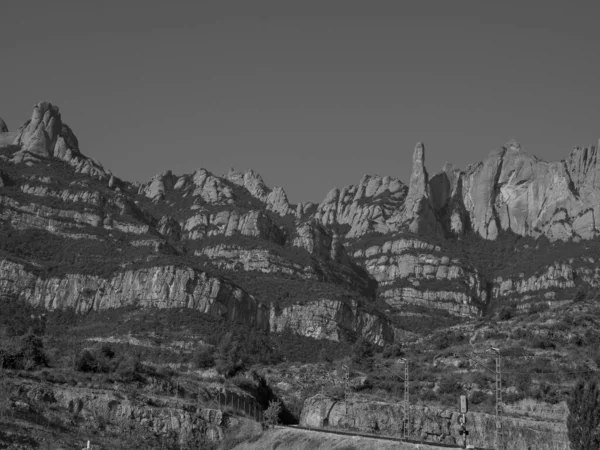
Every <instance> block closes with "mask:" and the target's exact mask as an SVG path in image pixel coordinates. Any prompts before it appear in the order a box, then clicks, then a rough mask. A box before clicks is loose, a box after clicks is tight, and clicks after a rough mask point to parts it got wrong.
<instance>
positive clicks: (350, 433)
mask: <svg viewBox="0 0 600 450" xmlns="http://www.w3.org/2000/svg"><path fill="white" fill-rule="evenodd" d="M283 427H287V428H296V429H299V430H307V431H317V432H319V433H328V434H338V435H342V436H359V437H366V438H370V439H380V440H384V441H394V442H406V443H407V444H418V445H421V446H422V445H426V446H430V447H444V448H463V447H462V446H461V445H458V444H443V443H437V442H426V441H421V440H415V439H404V438H398V437H394V436H386V435H381V434H370V433H360V432H353V431H344V430H332V429H331V428H312V427H303V426H300V425H284V426H283ZM474 450H491V449H486V448H482V447H474Z"/></svg>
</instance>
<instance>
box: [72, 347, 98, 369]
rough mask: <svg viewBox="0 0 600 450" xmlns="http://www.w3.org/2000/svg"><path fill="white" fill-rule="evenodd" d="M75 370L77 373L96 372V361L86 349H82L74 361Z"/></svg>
mask: <svg viewBox="0 0 600 450" xmlns="http://www.w3.org/2000/svg"><path fill="white" fill-rule="evenodd" d="M75 370H77V371H79V372H98V361H96V358H94V356H93V355H92V353H91V352H90V351H89V350H88V349H84V350H83V351H82V352H81V353H79V355H77V358H76V359H75Z"/></svg>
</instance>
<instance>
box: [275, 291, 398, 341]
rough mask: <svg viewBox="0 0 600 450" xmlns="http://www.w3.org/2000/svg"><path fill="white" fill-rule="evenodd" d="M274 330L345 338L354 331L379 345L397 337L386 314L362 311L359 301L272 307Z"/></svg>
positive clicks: (335, 339) (330, 337)
mask: <svg viewBox="0 0 600 450" xmlns="http://www.w3.org/2000/svg"><path fill="white" fill-rule="evenodd" d="M270 324H271V331H272V332H284V331H286V330H290V331H292V332H294V333H297V334H299V335H301V336H307V337H311V338H315V339H329V340H332V341H341V340H342V336H343V334H344V333H347V332H348V331H351V332H353V333H357V334H359V335H361V336H363V337H364V338H365V339H366V340H368V341H369V342H372V343H373V344H376V345H384V344H386V343H388V342H392V341H393V340H394V332H393V329H392V328H391V326H390V325H389V322H388V321H387V320H386V319H384V318H383V317H381V316H379V315H376V314H373V313H368V312H365V311H361V310H360V305H359V304H358V303H357V302H356V301H355V300H347V301H342V300H331V299H325V298H323V299H319V300H316V301H312V302H307V303H305V304H301V305H289V306H285V307H283V308H281V309H280V310H278V309H277V308H275V307H274V306H272V307H271V312H270Z"/></svg>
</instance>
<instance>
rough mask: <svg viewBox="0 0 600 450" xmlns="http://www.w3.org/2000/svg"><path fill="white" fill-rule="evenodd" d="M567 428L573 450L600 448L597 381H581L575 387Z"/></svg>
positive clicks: (598, 390) (599, 394)
mask: <svg viewBox="0 0 600 450" xmlns="http://www.w3.org/2000/svg"><path fill="white" fill-rule="evenodd" d="M567 429H568V434H569V440H570V441H571V446H572V447H571V448H572V449H573V450H590V449H593V448H600V389H599V388H598V383H597V382H596V381H588V382H584V381H579V382H578V383H577V384H576V385H575V387H574V388H573V391H572V392H571V397H570V399H569V417H568V418H567Z"/></svg>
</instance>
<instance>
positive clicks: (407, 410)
mask: <svg viewBox="0 0 600 450" xmlns="http://www.w3.org/2000/svg"><path fill="white" fill-rule="evenodd" d="M397 362H398V363H400V364H404V377H402V376H400V375H398V374H397V373H396V372H394V371H392V370H390V368H389V367H387V366H384V365H383V364H382V363H376V366H377V367H380V368H382V369H385V370H387V371H388V372H390V373H391V374H392V375H395V376H396V377H398V378H399V379H400V380H402V381H404V408H403V413H404V419H403V422H404V426H403V430H402V437H403V439H408V436H409V430H408V428H409V426H410V397H409V393H410V385H409V378H408V359H406V358H399V359H398V360H397Z"/></svg>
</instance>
